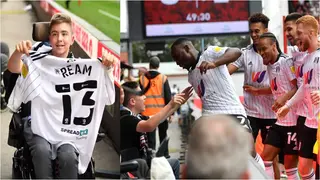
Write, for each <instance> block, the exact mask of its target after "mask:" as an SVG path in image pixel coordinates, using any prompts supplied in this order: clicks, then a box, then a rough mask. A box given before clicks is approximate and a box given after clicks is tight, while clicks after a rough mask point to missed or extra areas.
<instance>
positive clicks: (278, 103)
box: [272, 96, 287, 112]
mask: <svg viewBox="0 0 320 180" xmlns="http://www.w3.org/2000/svg"><path fill="white" fill-rule="evenodd" d="M286 101H287V99H286V98H285V97H284V96H281V97H279V98H278V99H277V100H276V101H275V102H274V104H273V105H272V110H273V111H274V112H277V111H278V109H279V108H281V107H282V106H284V105H285V103H286Z"/></svg>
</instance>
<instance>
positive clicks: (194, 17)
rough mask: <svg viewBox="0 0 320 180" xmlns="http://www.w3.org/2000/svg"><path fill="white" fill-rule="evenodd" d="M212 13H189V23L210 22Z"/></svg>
mask: <svg viewBox="0 0 320 180" xmlns="http://www.w3.org/2000/svg"><path fill="white" fill-rule="evenodd" d="M210 18H211V17H210V13H200V14H197V13H188V15H187V18H186V20H187V21H210Z"/></svg>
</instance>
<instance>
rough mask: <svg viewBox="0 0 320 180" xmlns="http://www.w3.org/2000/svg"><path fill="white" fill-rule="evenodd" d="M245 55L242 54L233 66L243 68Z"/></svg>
mask: <svg viewBox="0 0 320 180" xmlns="http://www.w3.org/2000/svg"><path fill="white" fill-rule="evenodd" d="M244 53H245V52H242V54H241V56H240V57H239V58H238V59H237V60H236V61H235V62H233V63H231V64H232V65H234V66H236V67H237V68H241V67H243V65H244Z"/></svg>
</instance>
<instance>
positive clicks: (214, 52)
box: [203, 46, 228, 62]
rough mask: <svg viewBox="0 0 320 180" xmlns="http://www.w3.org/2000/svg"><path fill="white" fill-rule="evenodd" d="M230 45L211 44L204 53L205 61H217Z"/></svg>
mask: <svg viewBox="0 0 320 180" xmlns="http://www.w3.org/2000/svg"><path fill="white" fill-rule="evenodd" d="M227 49H228V47H219V46H209V47H208V48H207V50H206V51H205V52H204V53H203V56H204V60H205V61H211V62H214V61H216V60H217V59H218V58H219V57H220V56H222V55H223V54H224V53H225V52H226V50H227Z"/></svg>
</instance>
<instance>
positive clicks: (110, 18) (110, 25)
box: [56, 0, 120, 44]
mask: <svg viewBox="0 0 320 180" xmlns="http://www.w3.org/2000/svg"><path fill="white" fill-rule="evenodd" d="M56 2H57V3H58V4H60V5H61V6H62V7H64V8H66V3H65V1H61V0H60V1H56ZM69 11H70V12H72V13H73V14H75V15H77V16H78V17H81V18H82V19H84V20H85V21H87V22H88V23H90V24H91V25H93V26H95V27H96V28H97V29H99V30H100V31H101V32H103V33H104V34H105V35H107V36H108V37H110V38H111V39H112V40H114V41H115V42H117V43H118V44H120V1H109V0H108V1H90V0H81V4H80V6H79V5H78V0H71V1H70V5H69Z"/></svg>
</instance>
